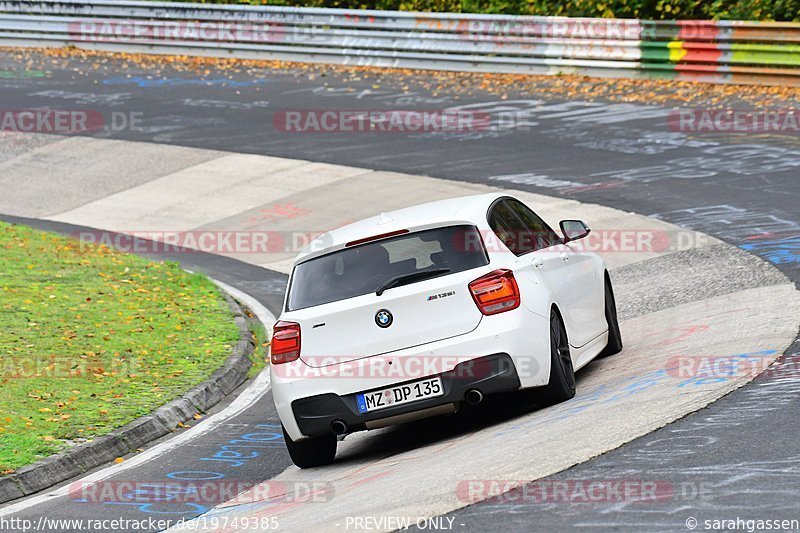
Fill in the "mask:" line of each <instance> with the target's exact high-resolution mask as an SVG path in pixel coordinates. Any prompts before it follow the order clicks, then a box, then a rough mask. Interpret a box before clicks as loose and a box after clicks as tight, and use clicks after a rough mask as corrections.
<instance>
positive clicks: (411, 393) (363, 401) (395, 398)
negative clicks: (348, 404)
mask: <svg viewBox="0 0 800 533" xmlns="http://www.w3.org/2000/svg"><path fill="white" fill-rule="evenodd" d="M443 394H444V389H442V379H441V378H438V377H437V378H430V379H423V380H422V381H416V382H414V383H407V384H405V385H397V386H396V387H389V388H388V389H382V390H378V391H374V392H365V393H364V394H359V395H358V396H356V403H357V404H358V412H359V413H368V412H370V411H377V410H378V409H385V408H387V407H392V406H394V405H401V404H404V403H409V402H413V401H416V400H422V399H424V398H435V397H436V396H442V395H443Z"/></svg>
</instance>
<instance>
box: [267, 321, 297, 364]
mask: <svg viewBox="0 0 800 533" xmlns="http://www.w3.org/2000/svg"><path fill="white" fill-rule="evenodd" d="M298 357H300V324H298V323H296V322H284V321H283V320H281V321H280V322H278V323H276V324H275V326H273V328H272V342H271V343H270V361H272V364H273V365H280V364H282V363H289V362H291V361H294V360H295V359H297V358H298Z"/></svg>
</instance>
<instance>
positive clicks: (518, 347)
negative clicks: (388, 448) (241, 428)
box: [270, 194, 622, 468]
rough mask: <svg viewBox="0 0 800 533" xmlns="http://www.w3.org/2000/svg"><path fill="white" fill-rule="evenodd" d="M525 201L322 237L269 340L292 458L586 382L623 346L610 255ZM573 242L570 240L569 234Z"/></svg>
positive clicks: (440, 211) (456, 206)
mask: <svg viewBox="0 0 800 533" xmlns="http://www.w3.org/2000/svg"><path fill="white" fill-rule="evenodd" d="M560 226H561V231H562V235H559V234H557V233H556V232H555V231H553V230H552V229H551V228H550V227H549V226H548V225H547V224H546V223H545V222H544V221H543V220H542V219H541V218H540V217H539V216H537V215H536V214H535V213H534V212H533V211H532V210H531V209H530V208H528V207H527V206H526V205H525V204H523V203H522V202H521V201H519V200H517V199H516V198H512V197H510V196H507V195H504V194H485V195H479V196H468V197H463V198H454V199H450V200H443V201H438V202H432V203H428V204H423V205H418V206H415V207H410V208H406V209H401V210H398V211H394V212H391V213H384V214H382V215H380V216H377V217H373V218H369V219H366V220H363V221H360V222H356V223H354V224H350V225H348V226H345V227H342V228H339V229H337V230H334V231H331V232H329V233H326V234H324V235H322V236H320V237H319V238H318V239H316V240H315V241H313V242H312V243H311V244H310V245H309V247H308V248H307V249H306V250H304V251H303V252H302V253H300V255H299V256H298V257H297V259H296V260H295V263H294V267H293V269H292V274H291V277H290V279H289V286H288V288H287V292H286V297H285V301H284V307H283V312H282V313H281V315H280V318H279V321H278V322H277V323H276V324H275V327H274V333H273V337H272V343H271V366H270V372H271V378H272V389H273V397H274V400H275V406H276V407H277V411H278V416H279V417H280V419H281V423H282V424H283V428H284V437H285V439H286V445H287V448H288V450H289V454H290V455H291V457H292V460H293V461H294V463H295V464H296V465H297V466H299V467H301V468H308V467H313V466H319V465H324V464H328V463H331V462H332V461H333V459H334V456H335V455H336V446H337V441H338V440H339V439H341V438H343V437H344V436H345V435H347V434H348V433H352V432H355V431H361V430H365V429H374V428H379V427H384V426H387V425H392V424H398V423H402V422H406V421H409V420H414V419H417V418H423V417H428V416H434V415H440V414H446V413H453V412H455V411H457V410H458V409H460V408H461V407H462V406H463V405H464V404H477V403H480V402H481V401H482V400H483V398H484V397H485V396H486V395H488V394H493V393H497V392H505V391H514V390H518V389H527V388H532V387H538V388H539V390H540V391H541V395H540V397H541V398H543V400H544V402H545V403H550V404H552V403H557V402H561V401H564V400H567V399H569V398H572V397H573V396H574V395H575V375H574V372H575V370H577V369H579V368H581V367H582V366H584V365H586V364H587V363H588V362H589V361H591V360H592V359H594V358H595V357H597V356H598V355H600V356H605V355H612V354H615V353H617V352H619V351H620V350H621V349H622V339H621V336H620V331H619V325H618V322H617V313H616V306H615V302H614V295H613V290H612V288H611V282H610V279H609V276H608V272H607V271H606V268H605V266H604V263H603V261H602V259H601V258H600V257H599V256H597V255H596V254H594V253H590V252H584V251H582V250H581V247H577V246H575V245H574V243H573V241H576V240H577V239H582V238H583V237H585V236H586V235H588V234H589V229H588V228H587V227H586V225H585V224H584V223H583V222H581V221H578V220H563V221H561V223H560ZM570 243H573V244H570Z"/></svg>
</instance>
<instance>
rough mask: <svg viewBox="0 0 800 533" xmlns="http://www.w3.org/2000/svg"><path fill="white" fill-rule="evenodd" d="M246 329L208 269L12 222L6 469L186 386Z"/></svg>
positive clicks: (3, 331)
mask: <svg viewBox="0 0 800 533" xmlns="http://www.w3.org/2000/svg"><path fill="white" fill-rule="evenodd" d="M237 340H238V329H237V327H236V324H235V322H234V320H233V317H232V316H231V313H230V309H229V308H228V305H227V303H226V302H225V300H224V297H223V296H222V294H221V293H220V292H219V290H218V289H217V288H216V286H214V284H213V283H212V282H211V281H210V280H209V279H208V278H206V277H205V276H202V275H200V274H189V273H187V272H184V271H183V270H181V269H180V268H179V266H178V265H177V264H176V263H157V262H151V261H147V260H145V259H142V258H140V257H136V256H133V255H127V254H123V253H120V252H117V251H115V250H112V249H109V248H107V247H103V246H87V245H85V244H83V245H81V244H80V243H78V242H77V241H74V240H71V239H67V238H64V237H60V236H57V235H53V234H50V233H44V232H40V231H35V230H33V229H30V228H26V227H22V226H12V225H8V224H4V223H0V472H2V473H4V474H9V473H12V472H13V471H14V470H15V469H18V468H19V467H21V466H23V465H26V464H30V463H32V462H34V461H36V460H38V459H40V458H42V457H45V456H47V455H50V454H53V453H55V452H58V451H60V450H62V449H63V448H65V447H68V446H70V445H72V444H76V443H79V442H84V441H86V440H90V439H92V438H93V437H97V436H100V435H103V434H106V433H109V432H110V431H112V430H113V429H116V428H118V427H120V426H123V425H124V424H126V423H128V422H130V421H132V420H134V419H136V418H138V417H139V416H142V415H145V414H148V413H150V412H151V411H153V410H154V409H155V408H156V407H158V406H160V405H162V404H164V403H166V402H168V401H170V400H172V399H174V398H176V397H179V396H180V395H181V394H183V393H184V392H185V391H187V390H188V389H190V388H191V387H193V386H195V385H197V384H199V383H201V382H202V381H204V380H205V379H206V378H207V377H208V376H209V375H210V374H211V373H213V372H214V370H216V369H217V368H218V367H219V366H221V365H222V363H223V361H224V360H225V359H226V358H227V357H228V356H229V355H230V352H231V348H232V346H233V344H234V343H235V342H236V341H237Z"/></svg>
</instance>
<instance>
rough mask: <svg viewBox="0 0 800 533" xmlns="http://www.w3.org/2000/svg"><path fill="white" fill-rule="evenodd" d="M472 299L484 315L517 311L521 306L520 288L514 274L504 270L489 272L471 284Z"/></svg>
mask: <svg viewBox="0 0 800 533" xmlns="http://www.w3.org/2000/svg"><path fill="white" fill-rule="evenodd" d="M469 290H470V292H471V293H472V299H473V300H475V304H476V305H477V306H478V309H480V310H481V313H483V314H484V315H496V314H497V313H502V312H504V311H511V310H512V309H516V308H517V307H519V304H520V297H519V287H517V281H516V280H515V279H514V273H513V272H512V271H510V270H508V269H505V268H502V269H500V270H495V271H494V272H489V273H488V274H486V275H485V276H481V277H479V278H478V279H476V280H475V281H472V282H471V283H470V284H469Z"/></svg>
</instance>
